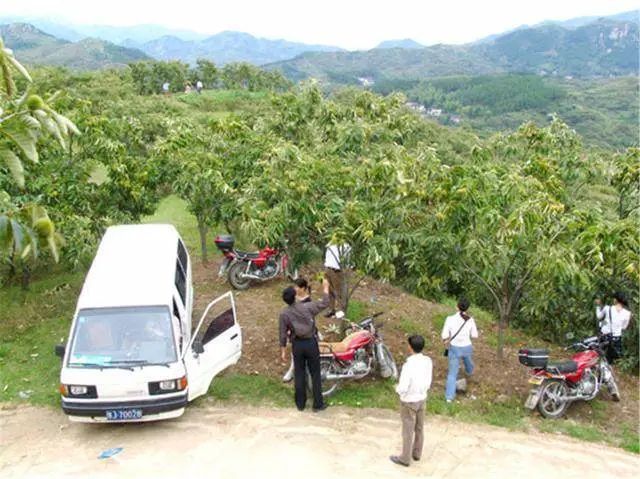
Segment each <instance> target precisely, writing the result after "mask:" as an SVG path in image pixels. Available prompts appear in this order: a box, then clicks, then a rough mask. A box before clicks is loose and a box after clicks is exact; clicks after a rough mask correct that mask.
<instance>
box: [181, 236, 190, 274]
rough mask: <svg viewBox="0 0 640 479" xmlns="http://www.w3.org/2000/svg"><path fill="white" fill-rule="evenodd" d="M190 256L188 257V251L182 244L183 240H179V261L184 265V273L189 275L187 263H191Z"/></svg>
mask: <svg viewBox="0 0 640 479" xmlns="http://www.w3.org/2000/svg"><path fill="white" fill-rule="evenodd" d="M188 258H189V257H188V255H187V250H186V249H185V247H184V244H182V241H181V240H178V261H180V264H181V265H182V271H184V273H185V274H186V273H187V266H188V265H187V263H188V261H189V259H188Z"/></svg>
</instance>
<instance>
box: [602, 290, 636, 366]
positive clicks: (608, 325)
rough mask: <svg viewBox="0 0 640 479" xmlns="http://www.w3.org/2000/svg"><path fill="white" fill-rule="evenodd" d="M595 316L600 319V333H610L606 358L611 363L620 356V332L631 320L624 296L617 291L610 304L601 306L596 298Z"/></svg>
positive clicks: (621, 352)
mask: <svg viewBox="0 0 640 479" xmlns="http://www.w3.org/2000/svg"><path fill="white" fill-rule="evenodd" d="M596 317H597V318H598V319H599V320H600V324H599V325H600V333H602V334H604V335H609V334H610V335H611V343H610V344H609V347H608V348H607V360H608V361H609V363H610V364H613V363H614V362H615V360H616V359H618V358H621V357H622V354H623V351H622V332H623V331H624V330H625V329H627V327H628V326H629V322H630V321H631V311H629V309H627V298H626V296H625V295H624V294H623V293H621V292H619V291H617V292H616V293H614V295H613V304H612V305H611V306H602V303H601V302H600V300H599V299H596Z"/></svg>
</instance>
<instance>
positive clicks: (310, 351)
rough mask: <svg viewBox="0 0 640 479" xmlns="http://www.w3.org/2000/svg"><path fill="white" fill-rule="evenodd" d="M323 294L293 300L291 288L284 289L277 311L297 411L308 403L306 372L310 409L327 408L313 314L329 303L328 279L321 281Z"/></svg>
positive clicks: (281, 354)
mask: <svg viewBox="0 0 640 479" xmlns="http://www.w3.org/2000/svg"><path fill="white" fill-rule="evenodd" d="M322 288H323V293H324V294H323V296H322V299H321V300H320V301H311V302H304V303H303V302H296V291H295V289H294V288H293V287H288V288H285V290H284V291H283V292H282V300H283V301H284V302H285V303H287V305H288V306H287V307H286V308H285V309H284V310H282V312H281V313H280V356H281V358H282V361H283V362H284V361H286V356H287V340H290V341H291V349H292V352H293V365H294V384H295V402H296V406H297V408H298V410H300V411H302V410H304V408H305V406H306V403H307V375H306V370H307V369H308V370H309V373H310V374H311V384H312V390H313V410H314V411H322V410H323V409H325V408H326V406H325V404H324V401H323V399H322V386H321V383H320V350H319V349H318V329H317V328H316V322H315V315H316V314H318V313H319V312H320V311H322V310H323V309H325V308H326V307H327V306H329V282H328V281H327V280H326V278H325V279H324V280H323V282H322Z"/></svg>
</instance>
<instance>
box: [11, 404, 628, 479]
mask: <svg viewBox="0 0 640 479" xmlns="http://www.w3.org/2000/svg"><path fill="white" fill-rule="evenodd" d="M398 428H399V421H398V418H397V417H396V415H395V414H394V413H393V412H392V411H380V410H349V409H339V408H334V409H329V410H327V411H325V412H323V413H320V414H314V413H311V412H304V413H298V412H297V411H295V410H290V409H287V410H280V409H267V408H264V409H257V408H247V407H231V408H230V407H220V408H213V407H207V408H204V407H200V408H198V407H192V408H190V409H188V410H187V412H186V414H185V415H184V416H183V417H182V418H180V419H177V420H173V421H165V422H159V423H147V424H137V425H83V424H73V423H69V422H68V421H67V419H66V417H65V416H64V415H63V414H62V413H60V412H58V411H56V410H51V409H40V408H32V407H21V408H18V409H8V408H4V409H0V477H2V478H76V477H77V478H92V479H93V478H107V477H135V478H142V477H153V478H159V477H192V478H193V477H202V478H214V479H217V478H220V479H235V478H272V477H273V478H279V479H284V478H288V477H304V478H306V479H315V478H322V479H330V478H346V477H348V478H349V479H358V478H367V479H370V478H371V477H375V478H376V479H379V478H406V477H421V478H424V477H434V478H462V477H486V478H510V479H511V478H513V477H517V478H518V479H525V478H535V479H540V478H541V477H562V478H563V479H569V478H581V479H584V478H587V477H589V478H606V477H615V478H616V479H622V478H625V477H638V475H637V474H638V473H639V472H640V458H639V457H637V456H634V455H632V454H628V453H625V452H623V451H620V450H616V449H612V448H609V447H605V446H601V445H595V444H588V443H582V442H578V441H573V440H569V439H566V438H560V437H556V436H553V435H542V434H528V435H527V434H522V433H513V432H509V431H506V430H503V429H499V428H492V427H488V426H480V425H469V424H462V423H457V422H453V421H449V420H446V419H441V418H434V417H429V418H428V419H427V439H426V444H425V454H424V457H423V460H422V461H421V462H420V463H415V464H414V465H413V466H412V467H410V468H408V469H407V468H401V467H399V466H396V465H394V464H392V463H391V462H390V461H389V460H388V456H389V454H390V453H394V452H396V451H397V450H398V447H399V431H398ZM112 447H123V448H124V450H123V451H122V452H121V453H120V454H119V455H117V456H115V457H114V458H110V459H98V458H97V456H98V455H99V454H100V452H102V451H103V450H105V449H108V448H112ZM300 471H304V475H302V476H298V475H297V473H298V472H300Z"/></svg>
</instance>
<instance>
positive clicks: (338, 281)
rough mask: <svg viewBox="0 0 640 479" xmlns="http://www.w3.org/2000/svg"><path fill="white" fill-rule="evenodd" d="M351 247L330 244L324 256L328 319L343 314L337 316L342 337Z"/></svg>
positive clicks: (344, 325) (344, 244) (326, 315)
mask: <svg viewBox="0 0 640 479" xmlns="http://www.w3.org/2000/svg"><path fill="white" fill-rule="evenodd" d="M350 253H351V246H349V245H348V244H346V243H343V244H341V245H335V244H328V245H327V249H326V250H325V254H324V268H325V277H326V278H327V279H328V280H329V284H330V286H331V287H330V290H329V296H330V303H329V311H328V312H327V313H326V314H325V317H326V318H331V317H334V316H336V313H337V312H338V311H342V314H339V315H337V316H336V317H338V319H340V320H341V323H340V336H341V337H344V331H345V327H346V324H345V321H343V320H342V318H344V313H345V312H346V311H345V310H346V308H347V291H346V289H347V284H346V282H345V270H346V269H347V268H348V267H349V255H350Z"/></svg>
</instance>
